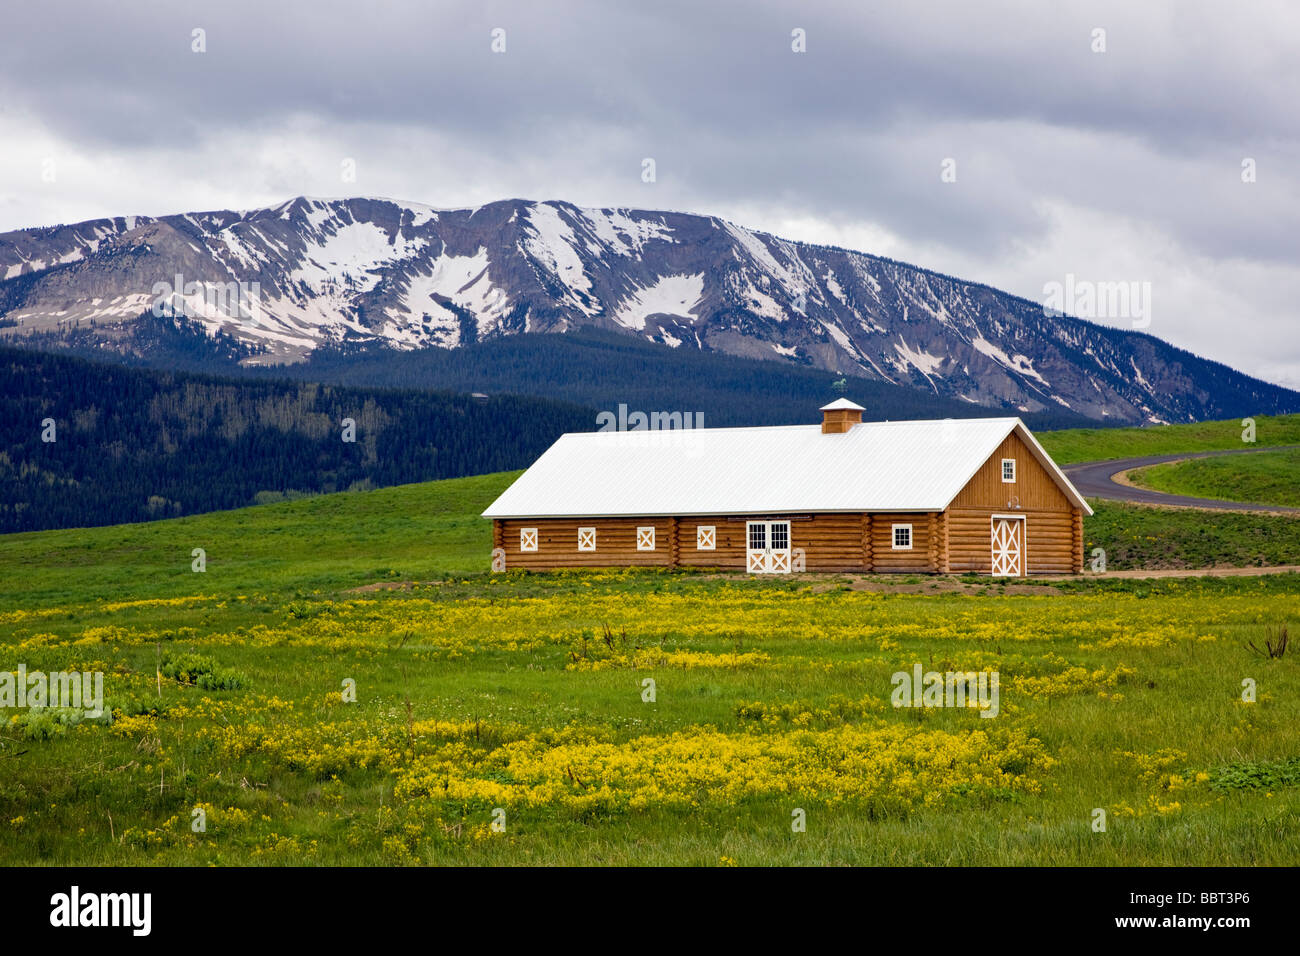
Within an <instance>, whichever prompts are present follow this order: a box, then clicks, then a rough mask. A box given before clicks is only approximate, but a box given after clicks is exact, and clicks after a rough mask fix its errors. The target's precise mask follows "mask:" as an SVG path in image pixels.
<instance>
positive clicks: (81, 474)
mask: <svg viewBox="0 0 1300 956" xmlns="http://www.w3.org/2000/svg"><path fill="white" fill-rule="evenodd" d="M0 396H2V397H3V417H0V482H3V489H4V491H3V494H0V532H11V531H30V530H37V529H43V528H68V527H78V526H88V525H105V524H117V523H119V522H127V521H145V520H149V519H152V518H164V517H174V516H176V515H185V514H194V513H196V512H202V511H213V510H217V509H222V508H237V507H241V506H243V505H250V504H255V503H258V502H265V501H273V500H278V499H281V498H284V497H296V496H299V495H303V494H314V493H324V492H331V491H342V490H346V489H350V488H351V489H362V488H370V487H380V486H384V485H394V484H402V483H404V482H411V481H427V480H432V479H436V478H453V477H458V476H461V475H472V474H483V473H486V472H493V471H504V470H507V469H512V468H523V467H526V466H527V465H528V464H530V463H531V462H532V461H533V460H534V459H536V458H537V456H538V455H540V454H541V453H542V452H543V451H545V450H546V448H547V447H548V446H549V445H550V444H551V442H553V441H554V440H555V439H556V438H557V437H558V436H559V435H561V434H563V433H564V432H566V431H587V430H590V429H592V428H594V427H595V412H594V411H593V410H591V409H586V408H582V407H580V406H578V405H574V404H567V403H563V402H555V401H547V400H544V399H537V398H517V397H511V396H493V397H490V398H488V399H487V400H485V401H480V400H474V399H472V398H471V397H470V396H468V395H456V394H450V393H442V392H417V391H405V390H397V389H361V388H347V387H340V386H334V385H318V384H314V383H307V382H286V381H261V380H249V379H243V380H231V379H222V378H216V377H208V376H203V375H195V374H191V373H177V372H163V371H156V370H146V369H138V368H128V367H125V366H122V365H117V364H99V363H92V362H88V361H83V360H81V359H78V358H74V357H70V356H66V355H57V354H51V353H46V352H34V351H27V350H21V349H14V348H8V347H0ZM344 419H351V420H352V421H353V422H354V423H355V425H354V428H353V429H352V432H351V434H350V435H347V436H346V437H350V438H353V439H354V440H352V441H347V440H345V430H344ZM50 420H52V422H53V424H52V427H51V424H50ZM50 438H52V439H53V440H52V441H47V440H45V439H50Z"/></svg>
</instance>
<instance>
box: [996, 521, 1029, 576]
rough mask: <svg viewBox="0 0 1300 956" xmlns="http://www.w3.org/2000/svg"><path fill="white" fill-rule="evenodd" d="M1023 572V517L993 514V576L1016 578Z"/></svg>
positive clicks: (1022, 574)
mask: <svg viewBox="0 0 1300 956" xmlns="http://www.w3.org/2000/svg"><path fill="white" fill-rule="evenodd" d="M1024 573H1025V519H1024V518H1023V517H1005V516H1003V515H994V516H993V577H995V578H1018V577H1023V576H1024Z"/></svg>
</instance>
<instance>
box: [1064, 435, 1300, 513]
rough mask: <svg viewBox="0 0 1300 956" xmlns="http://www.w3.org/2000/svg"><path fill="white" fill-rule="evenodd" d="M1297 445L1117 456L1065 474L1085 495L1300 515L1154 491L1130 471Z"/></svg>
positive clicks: (1069, 467) (1283, 509)
mask: <svg viewBox="0 0 1300 956" xmlns="http://www.w3.org/2000/svg"><path fill="white" fill-rule="evenodd" d="M1296 447H1298V446H1296V445H1274V446H1268V447H1264V448H1231V449H1225V450H1222V451H1200V452H1182V453H1180V454H1177V455H1147V456H1144V457H1142V458H1113V459H1110V460H1108V461H1085V462H1080V463H1079V464H1077V465H1066V466H1065V468H1064V471H1065V474H1066V475H1067V476H1068V477H1069V479H1070V481H1071V482H1073V484H1074V487H1076V488H1078V489H1079V494H1081V495H1083V496H1084V497H1085V498H1106V499H1109V500H1111V501H1128V502H1132V503H1133V504H1139V505H1159V506H1163V507H1167V508H1209V509H1213V510H1215V511H1266V512H1270V513H1272V514H1300V508H1288V507H1285V506H1283V505H1262V504H1256V503H1254V502H1249V501H1220V500H1219V499H1217V498H1194V497H1192V496H1190V495H1171V494H1166V493H1165V492H1163V491H1152V490H1151V489H1149V488H1139V487H1138V486H1137V485H1134V484H1132V483H1131V482H1130V481H1129V480H1128V477H1127V473H1128V472H1130V471H1133V470H1134V469H1136V468H1146V467H1147V466H1148V465H1163V464H1166V463H1168V462H1171V461H1187V460H1188V459H1191V458H1215V457H1218V456H1219V455H1249V454H1252V453H1257V452H1263V451H1282V450H1284V449H1287V448H1296Z"/></svg>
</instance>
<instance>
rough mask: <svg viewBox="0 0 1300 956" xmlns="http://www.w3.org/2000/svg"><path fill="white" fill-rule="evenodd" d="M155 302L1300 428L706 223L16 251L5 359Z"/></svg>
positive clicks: (277, 350)
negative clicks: (567, 341)
mask: <svg viewBox="0 0 1300 956" xmlns="http://www.w3.org/2000/svg"><path fill="white" fill-rule="evenodd" d="M159 303H160V304H161V305H162V306H163V307H165V308H166V309H171V310H173V311H175V312H179V313H183V314H186V315H188V316H191V317H193V318H195V319H197V320H198V321H200V322H202V323H203V324H204V326H206V327H207V328H208V329H209V331H211V332H214V333H215V332H216V331H217V330H224V331H225V332H227V333H229V334H230V335H232V336H234V337H235V338H237V339H239V340H241V341H243V342H246V343H256V344H257V345H258V346H259V347H260V348H261V349H264V351H261V352H260V354H257V355H254V356H252V357H250V358H246V359H245V361H250V362H260V363H274V362H292V361H298V360H301V359H302V358H303V357H305V356H307V355H309V354H310V353H311V352H312V351H313V350H315V349H317V348H319V347H321V346H322V345H326V344H334V345H348V346H351V347H358V348H363V349H365V348H383V347H390V348H398V349H417V348H427V347H439V348H446V349H450V348H456V347H458V346H460V345H464V344H466V343H469V342H474V341H481V340H484V339H488V338H491V337H494V336H500V335H507V334H511V333H515V332H522V331H533V332H564V331H567V330H570V329H573V328H576V327H579V326H583V325H596V326H600V327H603V328H607V329H614V330H619V331H624V332H626V333H628V334H631V335H638V336H643V337H645V338H648V339H651V340H653V341H656V342H660V343H663V344H664V345H666V346H670V347H673V348H699V349H708V350H717V351H721V352H726V353H730V354H733V355H740V356H746V357H752V358H768V359H774V360H778V361H791V362H801V363H804V364H810V365H813V366H816V367H820V368H824V369H827V370H829V371H833V372H841V373H852V374H858V375H863V376H866V377H869V378H877V379H881V380H885V381H891V382H895V383H899V384H906V385H911V386H914V387H917V388H921V389H925V390H927V391H933V392H934V393H936V394H939V395H944V396H952V397H956V398H961V399H964V400H966V401H969V402H972V403H983V404H991V405H1001V406H1004V407H1011V408H1018V409H1020V410H1022V411H1026V412H1031V411H1039V410H1042V409H1050V408H1065V409H1069V410H1072V411H1074V412H1077V413H1079V414H1081V415H1085V416H1088V417H1091V418H1096V419H1105V420H1120V421H1162V420H1163V421H1182V420H1192V419H1199V418H1204V417H1207V416H1210V415H1213V414H1214V413H1215V412H1216V411H1222V410H1223V409H1237V408H1248V409H1250V410H1252V411H1257V412H1272V411H1281V410H1286V409H1287V408H1290V409H1292V410H1294V409H1297V408H1300V395H1297V393H1295V392H1290V391H1288V390H1286V389H1280V388H1278V387H1276V386H1272V385H1268V384H1266V383H1263V382H1259V381H1257V380H1255V379H1251V378H1249V377H1247V376H1245V375H1242V374H1240V373H1237V372H1234V371H1232V370H1230V369H1227V368H1226V367H1224V366H1221V365H1218V364H1217V363H1213V362H1207V361H1205V360H1203V359H1199V358H1197V357H1195V356H1193V355H1191V354H1189V353H1187V352H1184V351H1182V350H1180V349H1177V348H1174V347H1173V346H1170V345H1168V344H1166V343H1164V342H1162V341H1160V340H1158V339H1155V338H1153V337H1151V336H1148V335H1142V334H1137V333H1133V332H1123V331H1117V330H1114V329H1108V328H1104V327H1101V326H1097V325H1094V324H1091V323H1088V322H1083V321H1079V320H1076V319H1073V318H1069V317H1048V316H1046V315H1045V314H1044V311H1043V309H1042V307H1041V305H1039V304H1037V303H1034V302H1030V301H1028V300H1025V299H1022V298H1019V297H1016V296H1012V295H1009V294H1006V293H1003V292H999V291H997V290H996V289H991V288H989V287H987V286H983V285H979V284H977V283H973V282H964V281H961V280H958V279H954V278H950V277H948V276H944V275H940V274H937V273H934V272H930V271H927V270H925V269H920V268H917V267H914V266H910V265H906V264H903V263H899V262H894V261H892V260H888V259H882V258H879V257H876V256H871V255H867V254H864V253H859V252H852V251H848V250H843V249H838V248H832V247H825V246H815V245H810V244H806V243H797V242H790V241H787V240H784V239H780V238H777V237H775V236H771V235H767V234H764V233H759V232H754V231H751V230H748V229H744V228H741V227H739V226H736V225H734V224H732V223H729V222H726V221H723V220H721V219H717V218H713V217H709V216H698V215H690V214H684V213H674V212H648V211H641V210H630V209H583V208H579V207H576V206H573V205H571V204H568V203H564V202H529V201H524V200H504V201H501V202H494V203H490V204H488V205H485V206H480V207H477V208H472V209H434V208H431V207H428V206H423V205H418V204H414V203H399V202H393V201H389V200H384V199H340V200H318V199H307V198H298V199H293V200H290V201H289V202H286V203H284V204H282V205H279V206H275V207H273V208H269V209H257V210H252V211H247V212H228V211H226V212H206V213H193V214H185V215H175V216H164V217H161V218H150V217H143V216H138V217H131V216H128V217H118V218H114V219H101V220H94V221H90V222H84V223H79V224H77V225H71V226H57V227H51V228H44V229H30V230H23V231H18V232H11V233H6V234H3V235H0V324H2V325H4V326H6V328H4V329H3V330H0V331H3V332H4V333H5V335H6V336H8V337H10V340H12V339H13V338H15V337H21V336H22V335H24V334H25V333H31V332H55V333H57V332H59V331H61V330H62V331H66V330H68V329H69V328H79V329H81V330H83V331H84V330H86V329H89V328H93V329H94V334H95V336H96V337H97V338H99V339H101V340H102V341H103V343H104V344H105V345H106V346H108V347H113V346H114V344H115V343H117V344H118V345H119V347H120V344H121V341H122V340H123V338H124V335H125V331H126V330H129V328H130V326H131V324H132V323H133V322H135V321H137V320H138V318H139V317H140V316H141V315H142V314H145V313H147V312H149V311H150V310H151V309H153V308H154V306H155V304H159ZM1235 413H1236V412H1235V411H1228V412H1227V414H1235Z"/></svg>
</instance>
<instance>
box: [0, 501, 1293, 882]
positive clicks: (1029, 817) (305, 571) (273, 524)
mask: <svg viewBox="0 0 1300 956" xmlns="http://www.w3.org/2000/svg"><path fill="white" fill-rule="evenodd" d="M512 478H513V475H489V476H484V477H480V478H472V479H459V480H455V481H445V482H436V483H430V484H421V485H408V486H403V487H398V488H389V489H384V490H380V491H372V492H358V493H345V494H339V495H329V496H322V497H318V498H309V499H303V500H298V501H292V502H283V503H278V504H273V505H264V506H260V507H256V508H247V509H242V510H239V511H232V512H223V513H216V514H208V515H202V516H196V517H191V518H184V519H175V520H169V521H160V522H155V523H150V524H140V525H129V526H119V527H109V528H96V529H86V530H76V531H55V532H41V533H35V534H22V535H11V536H6V537H4V538H0V571H3V580H4V582H5V583H4V585H3V594H2V596H0V671H8V672H14V671H16V670H18V668H19V667H20V666H21V667H23V668H25V670H26V672H28V673H32V672H37V671H40V672H44V673H54V672H60V671H78V672H83V671H84V672H99V673H102V674H103V675H104V702H105V704H106V706H107V709H108V711H109V715H110V716H109V717H106V718H94V717H87V716H85V714H84V712H83V711H82V710H81V709H76V708H73V709H58V708H46V709H41V708H32V707H27V708H7V709H4V710H0V715H3V716H0V833H3V835H4V838H3V839H2V840H0V864H23V865H28V864H31V865H36V864H92V865H96V864H124V865H146V864H163V865H229V864H253V865H261V864H266V865H282V864H322V865H329V864H363V865H372V864H373V865H460V864H467V865H497V864H502V865H513V864H541V863H557V864H558V863H576V864H595V865H605V864H691V865H732V864H739V865H751V864H756V865H762V864H809V865H820V864H885V863H889V864H920V865H970V864H997V863H1009V864H1032V865H1056V864H1098V865H1112V864H1137V865H1158V866H1181V865H1197V864H1215V865H1217V864H1224V865H1227V864H1234V865H1235V864H1260V865H1294V864H1296V863H1297V861H1300V836H1298V835H1297V832H1296V828H1295V826H1294V820H1295V819H1296V814H1297V810H1300V788H1298V787H1297V783H1298V782H1300V749H1298V748H1297V746H1296V734H1295V728H1296V726H1297V718H1298V717H1300V703H1298V700H1300V698H1298V695H1297V691H1300V677H1297V673H1296V666H1295V664H1296V654H1297V652H1296V651H1294V650H1292V651H1290V652H1287V653H1284V654H1283V655H1282V656H1281V657H1276V656H1275V657H1270V656H1269V653H1270V652H1269V647H1270V646H1271V647H1273V648H1274V649H1275V650H1276V648H1277V647H1278V645H1279V643H1280V641H1281V635H1282V630H1283V628H1287V629H1289V631H1290V632H1293V631H1294V630H1295V626H1296V620H1297V617H1298V616H1300V614H1298V612H1300V577H1298V576H1297V575H1294V574H1279V575H1268V576H1260V577H1252V578H1232V579H1226V578H1225V579H1215V578H1190V579H1159V580H1140V581H1134V580H1118V579H1109V580H1106V579H1084V580H1072V581H1041V582H1027V583H1013V584H1007V583H1004V582H992V581H990V580H987V579H978V578H956V577H952V578H948V577H945V578H928V577H905V578H900V579H896V584H892V585H888V586H884V587H881V586H879V585H878V584H876V583H875V582H864V581H863V580H861V579H858V578H855V577H853V576H848V575H816V576H814V575H806V576H802V575H801V576H795V577H792V578H786V579H766V580H756V579H747V578H743V577H737V576H732V575H717V574H708V573H684V572H667V571H664V572H656V571H643V572H629V571H610V572H586V573H579V572H566V573H559V574H552V575H528V574H524V573H520V572H508V573H506V574H497V575H493V574H490V573H488V572H487V571H486V566H487V563H488V552H489V550H490V531H489V529H488V527H487V523H486V522H484V521H482V520H481V519H480V518H478V517H477V515H478V513H479V512H480V511H481V510H482V509H483V507H485V506H486V505H487V504H488V503H489V502H490V501H491V500H492V499H493V497H494V496H495V495H496V494H498V493H499V491H500V490H501V489H503V488H504V487H505V486H506V485H507V484H508V483H509V481H510V480H511V479H512ZM1127 510H1129V509H1114V508H1112V507H1111V506H1105V505H1102V506H1100V507H1099V511H1098V515H1097V516H1096V517H1094V518H1093V519H1089V524H1088V526H1087V527H1086V528H1085V534H1086V536H1087V538H1088V540H1089V542H1090V544H1095V543H1096V542H1099V541H1100V542H1103V543H1104V544H1105V545H1106V546H1107V547H1109V548H1110V549H1112V550H1113V551H1114V552H1115V554H1114V556H1113V558H1112V561H1111V565H1112V567H1113V566H1115V565H1116V559H1120V555H1121V552H1122V554H1123V557H1122V560H1123V561H1128V562H1130V563H1141V562H1143V561H1155V560H1160V561H1165V562H1167V563H1173V564H1176V563H1178V562H1180V561H1184V562H1185V561H1191V560H1194V559H1198V558H1199V557H1200V554H1199V553H1198V552H1197V548H1198V547H1200V544H1198V540H1199V539H1198V531H1199V529H1198V528H1197V527H1195V526H1193V525H1191V524H1186V523H1183V522H1184V518H1183V517H1182V514H1183V513H1177V514H1171V513H1168V512H1156V511H1149V510H1148V509H1131V510H1133V511H1134V512H1144V514H1143V515H1142V517H1141V519H1140V520H1139V519H1134V518H1132V517H1131V516H1128V515H1127V514H1126V512H1127ZM1219 517H1220V516H1216V518H1215V520H1219ZM1222 517H1225V518H1231V519H1234V520H1235V519H1239V518H1241V519H1249V521H1247V522H1246V523H1244V524H1241V525H1240V526H1239V527H1237V526H1234V527H1231V528H1224V529H1221V534H1222V535H1223V538H1222V540H1221V541H1220V542H1219V544H1218V545H1217V546H1215V547H1217V548H1218V549H1219V551H1222V549H1223V548H1224V547H1227V544H1226V543H1225V542H1229V541H1233V542H1235V544H1234V545H1233V546H1234V547H1237V548H1239V550H1240V555H1239V557H1244V558H1246V559H1250V558H1257V559H1259V560H1260V561H1264V560H1265V559H1267V563H1278V561H1277V560H1276V559H1277V558H1279V557H1284V556H1285V555H1277V554H1274V553H1272V552H1269V551H1268V550H1267V548H1268V547H1271V545H1269V544H1267V541H1270V540H1275V539H1276V535H1269V534H1266V533H1265V534H1260V535H1258V538H1259V540H1254V539H1253V538H1252V535H1253V534H1254V533H1253V532H1252V531H1251V530H1250V529H1251V528H1256V529H1258V528H1264V529H1265V530H1266V531H1267V530H1268V529H1277V528H1286V529H1288V533H1292V532H1291V530H1290V529H1293V528H1294V527H1295V526H1296V524H1295V522H1293V521H1290V519H1271V518H1266V517H1261V516H1242V515H1232V516H1222ZM1142 521H1146V522H1148V523H1147V524H1142V523H1141V522H1142ZM1267 521H1273V522H1275V523H1274V524H1271V525H1267V524H1261V522H1267ZM1135 522H1136V523H1135ZM1251 522H1253V524H1252V523H1251ZM1139 530H1141V531H1144V532H1147V533H1144V534H1139V533H1137V531H1139ZM1125 536H1127V537H1128V538H1131V540H1130V541H1128V542H1127V543H1125V542H1122V541H1121V540H1120V539H1121V537H1125ZM1146 538H1150V539H1152V540H1151V541H1145V540H1143V539H1146ZM1171 540H1172V541H1174V542H1176V543H1175V544H1172V545H1171V544H1169V542H1170V541H1171ZM1287 540H1293V539H1287ZM1203 543H1204V542H1201V544H1203ZM1162 548H1163V549H1165V550H1161V549H1162ZM195 549H202V550H203V554H204V561H205V565H204V567H205V569H204V570H203V571H201V572H200V571H196V570H194V566H195V564H194V563H195V560H196V559H195V557H194V550H195ZM1125 549H1127V550H1125ZM1169 549H1172V550H1169ZM868 583H869V584H870V586H867V585H868ZM918 665H919V666H920V668H921V670H922V671H923V672H925V673H927V674H928V673H931V672H933V673H937V674H940V675H943V674H947V673H948V672H955V673H960V674H963V675H976V676H978V675H983V678H984V680H985V684H986V686H987V682H988V679H989V678H990V677H991V675H992V674H994V673H996V674H997V675H998V681H999V684H998V695H997V700H996V705H995V706H991V705H992V704H993V702H992V701H990V700H989V699H988V698H987V697H986V698H985V700H984V706H983V707H979V706H951V707H949V706H941V707H910V706H909V707H895V706H894V699H895V694H896V687H897V686H898V685H899V683H900V682H899V681H898V680H897V679H896V677H895V675H898V674H904V675H911V674H912V673H913V671H914V669H915V668H916V667H917V666H918ZM977 685H978V680H976V681H975V682H974V683H972V684H971V687H972V690H973V689H974V688H975V686H977ZM0 693H3V688H2V687H0ZM953 702H954V703H956V701H955V700H954V701H953ZM966 703H967V704H969V703H970V701H967V702H966ZM992 710H996V716H991V717H983V716H981V714H982V713H988V712H990V711H992ZM1103 814H1104V817H1103ZM1103 819H1104V827H1105V828H1104V830H1103V829H1100V826H1101V823H1102V821H1103Z"/></svg>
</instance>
